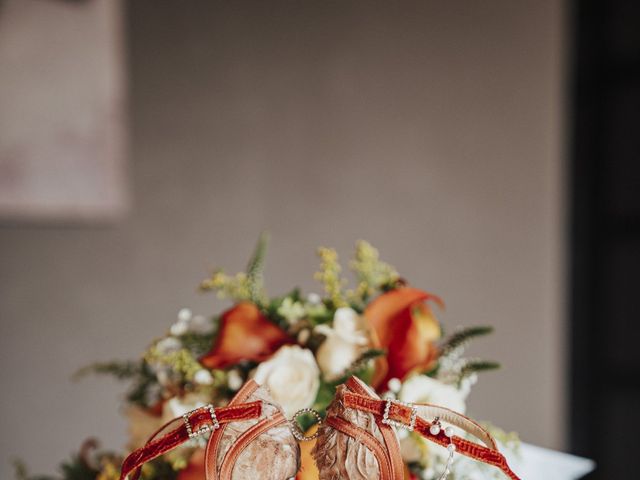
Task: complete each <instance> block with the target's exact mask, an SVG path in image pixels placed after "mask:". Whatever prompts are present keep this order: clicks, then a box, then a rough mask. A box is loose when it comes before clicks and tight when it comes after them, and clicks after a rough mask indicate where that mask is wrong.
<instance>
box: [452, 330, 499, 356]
mask: <svg viewBox="0 0 640 480" xmlns="http://www.w3.org/2000/svg"><path fill="white" fill-rule="evenodd" d="M490 333H493V327H489V326H477V327H468V328H463V329H462V330H459V331H457V332H456V333H454V334H453V335H451V336H450V337H449V338H447V339H446V340H445V341H444V342H443V344H442V352H443V355H446V354H447V353H449V352H451V351H452V350H455V349H456V348H458V347H461V346H464V345H466V344H467V343H468V342H469V341H471V340H472V339H473V338H475V337H481V336H484V335H489V334H490Z"/></svg>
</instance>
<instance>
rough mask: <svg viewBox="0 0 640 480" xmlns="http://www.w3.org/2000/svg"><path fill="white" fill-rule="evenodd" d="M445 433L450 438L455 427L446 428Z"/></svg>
mask: <svg viewBox="0 0 640 480" xmlns="http://www.w3.org/2000/svg"><path fill="white" fill-rule="evenodd" d="M444 434H445V435H446V436H447V437H449V438H451V437H453V428H452V427H447V428H445V429H444Z"/></svg>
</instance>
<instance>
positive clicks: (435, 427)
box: [429, 424, 440, 435]
mask: <svg viewBox="0 0 640 480" xmlns="http://www.w3.org/2000/svg"><path fill="white" fill-rule="evenodd" d="M429 432H430V433H431V435H438V434H439V433H440V425H437V424H434V425H431V428H429Z"/></svg>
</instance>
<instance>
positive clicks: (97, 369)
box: [73, 361, 141, 380]
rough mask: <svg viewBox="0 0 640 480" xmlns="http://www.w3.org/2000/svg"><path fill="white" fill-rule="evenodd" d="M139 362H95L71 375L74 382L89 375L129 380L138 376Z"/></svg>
mask: <svg viewBox="0 0 640 480" xmlns="http://www.w3.org/2000/svg"><path fill="white" fill-rule="evenodd" d="M140 370H141V367H140V362H132V361H126V362H116V361H114V362H96V363H93V364H91V365H87V366H86V367H83V368H81V369H80V370H78V371H77V372H76V373H74V374H73V379H74V380H80V379H82V378H84V377H86V376H88V375H91V374H98V375H111V376H113V377H115V378H116V379H118V380H129V379H131V378H135V377H136V376H138V375H139V374H140Z"/></svg>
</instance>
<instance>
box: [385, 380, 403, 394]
mask: <svg viewBox="0 0 640 480" xmlns="http://www.w3.org/2000/svg"><path fill="white" fill-rule="evenodd" d="M387 386H388V387H389V390H391V391H392V392H393V393H398V392H399V391H400V389H401V388H402V382H401V381H400V379H399V378H392V379H391V380H389V382H388V383H387Z"/></svg>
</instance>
